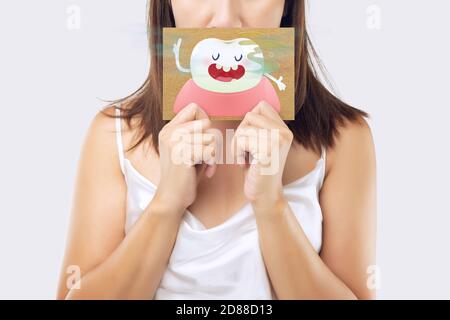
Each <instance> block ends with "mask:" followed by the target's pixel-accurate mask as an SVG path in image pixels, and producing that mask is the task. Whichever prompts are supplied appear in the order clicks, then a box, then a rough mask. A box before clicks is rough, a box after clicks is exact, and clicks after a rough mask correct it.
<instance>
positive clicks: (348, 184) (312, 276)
mask: <svg viewBox="0 0 450 320" xmlns="http://www.w3.org/2000/svg"><path fill="white" fill-rule="evenodd" d="M328 155H329V156H328V161H327V163H328V164H331V165H330V168H328V174H327V177H326V178H325V181H324V185H323V187H322V190H321V192H320V203H321V207H322V212H323V217H324V220H323V242H322V249H321V253H320V255H319V254H317V253H316V252H315V250H314V249H313V247H312V246H311V244H310V243H309V241H308V239H307V237H306V235H305V233H304V232H303V230H302V228H301V226H300V225H299V224H298V223H297V220H296V218H295V216H294V214H293V212H292V211H291V209H290V207H289V205H288V204H287V202H286V200H285V199H280V201H278V203H277V204H274V206H273V207H272V208H267V211H265V212H255V214H256V218H257V222H258V229H259V234H260V243H261V250H262V253H263V257H264V261H265V263H266V267H267V269H268V273H269V276H270V279H271V281H272V284H273V286H274V289H275V292H276V294H277V297H278V298H280V299H355V298H359V299H372V298H374V297H375V290H373V289H374V288H370V287H369V286H368V285H367V279H368V276H369V275H368V274H367V270H368V267H370V266H371V265H374V264H375V231H376V165H375V151H374V145H373V141H372V135H371V132H370V128H369V127H368V125H367V123H365V122H364V124H362V125H359V124H349V125H348V126H346V127H345V128H343V129H342V130H341V134H340V136H339V138H338V140H337V144H336V147H335V148H334V150H333V151H332V152H329V154H328Z"/></svg>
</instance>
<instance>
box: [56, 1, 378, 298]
mask: <svg viewBox="0 0 450 320" xmlns="http://www.w3.org/2000/svg"><path fill="white" fill-rule="evenodd" d="M305 25H306V24H305V3H304V1H288V0H286V1H283V0H260V1H240V0H215V1H214V0H213V1H207V2H205V1H192V0H172V1H171V2H170V1H168V0H166V1H160V0H155V1H150V4H149V25H148V27H149V35H150V49H151V55H152V56H151V58H152V59H151V68H150V71H149V76H148V79H147V81H146V82H145V84H144V85H143V86H142V87H141V88H140V89H139V90H138V91H137V92H135V93H134V94H132V95H130V96H129V97H127V98H125V99H123V100H122V101H119V102H118V104H116V105H112V106H108V107H107V108H105V109H104V110H102V112H99V113H98V114H97V115H96V117H95V118H94V119H93V121H92V123H91V126H90V128H89V131H88V133H87V136H86V139H85V142H84V146H83V150H82V154H81V157H80V160H79V161H80V162H79V169H78V176H77V181H76V191H75V197H74V206H73V212H72V220H71V225H70V233H69V236H68V241H67V248H66V254H65V259H64V263H63V266H62V271H61V278H60V285H59V289H58V295H57V296H58V298H60V299H64V298H66V299H90V298H95V299H99V298H100V299H102V298H103V299H197V298H200V299H202V298H203V299H241V298H242V299H244V298H249V299H372V298H374V297H375V291H374V288H373V287H372V286H370V285H369V284H370V283H369V282H370V281H369V278H370V276H371V275H370V274H368V270H370V269H371V266H373V265H374V263H375V229H376V209H375V207H376V179H375V176H376V174H375V167H376V166H375V154H374V145H373V140H372V135H371V132H370V129H369V126H368V125H367V123H366V121H365V119H364V117H367V114H366V113H365V112H363V111H360V110H358V109H355V108H353V107H350V106H348V105H346V104H345V103H343V102H342V101H340V100H338V99H337V98H335V97H334V96H333V95H332V94H331V93H330V92H329V91H327V89H326V88H325V87H324V86H323V85H322V84H321V83H320V82H319V80H318V78H317V76H316V73H315V71H314V69H313V67H312V66H313V63H312V62H313V59H314V58H315V55H314V51H313V49H312V47H311V44H310V42H309V38H308V35H307V33H306V28H305ZM170 26H172V27H173V26H176V27H205V28H209V27H222V28H228V27H230V28H232V27H267V28H273V27H279V26H281V27H291V26H295V27H296V52H295V54H296V59H295V62H296V106H295V111H296V117H295V120H293V121H286V122H284V121H283V120H281V119H280V117H279V115H278V113H276V112H274V111H273V109H272V107H271V106H270V105H268V104H267V103H265V102H264V101H262V102H261V103H259V104H258V105H257V106H255V108H254V109H253V110H252V111H251V112H248V113H247V114H246V116H245V118H244V119H243V120H242V121H211V120H210V119H209V118H208V115H207V114H206V113H205V112H204V111H203V110H202V109H201V108H200V107H199V106H197V105H195V104H191V105H189V106H187V107H186V108H184V109H183V110H182V111H180V112H179V113H178V114H177V116H176V117H175V118H174V119H172V120H171V121H163V120H162V114H161V109H160V106H161V101H162V97H161V96H162V93H161V92H162V89H161V83H162V81H161V79H162V73H161V72H162V61H161V52H160V49H161V48H160V46H159V44H160V43H161V42H162V39H161V35H162V31H161V30H162V27H170ZM119 106H120V109H119ZM116 116H119V117H117V118H116V119H115V117H116ZM195 125H197V126H198V125H200V126H201V133H203V134H204V135H201V139H202V140H201V141H200V144H201V145H203V146H204V147H205V148H206V149H208V148H209V149H208V150H215V148H216V147H217V144H216V142H217V141H216V139H214V136H213V138H212V139H209V140H208V139H206V137H207V133H208V132H212V130H216V131H217V130H219V131H220V132H222V133H225V130H226V129H236V131H235V132H236V135H235V136H233V141H232V142H233V143H232V144H231V145H230V144H224V146H220V148H222V147H223V148H224V149H223V152H224V153H225V154H230V155H231V156H232V157H233V159H237V158H240V159H242V157H244V156H246V155H248V152H249V151H251V150H249V148H248V146H249V145H248V144H245V143H243V142H242V141H243V140H242V139H237V137H238V136H239V135H240V134H243V135H245V133H244V132H247V131H245V130H244V129H249V128H250V129H252V128H259V129H275V130H278V132H279V144H278V149H277V150H274V149H273V148H274V147H275V146H274V145H273V146H272V145H271V144H270V142H269V145H270V146H271V148H272V149H271V152H272V153H273V154H276V151H278V155H279V156H278V157H277V158H276V161H278V164H279V170H277V172H276V173H275V174H270V175H267V174H262V173H261V170H259V169H261V165H260V164H258V163H254V162H252V163H248V162H249V158H248V156H247V163H246V164H245V165H243V166H242V165H236V162H235V163H233V164H218V163H217V159H216V158H215V153H213V152H211V153H207V152H205V153H200V154H199V153H195V154H193V156H192V158H191V160H192V161H193V162H192V163H191V164H186V163H182V164H179V163H178V164H177V163H175V162H174V161H172V159H171V154H173V152H174V148H175V146H174V143H173V142H171V141H170V137H171V136H173V134H174V133H175V132H179V131H177V130H179V129H180V128H183V129H185V130H186V131H185V132H188V133H189V135H192V136H193V135H197V136H198V134H199V133H194V132H193V131H192V128H194V126H195ZM244 140H245V139H244ZM266 142H267V141H266ZM185 147H192V144H186V145H185ZM232 147H236V149H234V150H235V151H234V152H232ZM208 154H209V156H208ZM252 156H255V154H253V153H252ZM256 156H258V154H256ZM74 266H75V269H74ZM77 268H78V269H77ZM68 270H79V272H80V273H79V279H77V278H76V279H75V280H76V281H74V279H73V276H74V274H73V273H71V272H69V271H68Z"/></svg>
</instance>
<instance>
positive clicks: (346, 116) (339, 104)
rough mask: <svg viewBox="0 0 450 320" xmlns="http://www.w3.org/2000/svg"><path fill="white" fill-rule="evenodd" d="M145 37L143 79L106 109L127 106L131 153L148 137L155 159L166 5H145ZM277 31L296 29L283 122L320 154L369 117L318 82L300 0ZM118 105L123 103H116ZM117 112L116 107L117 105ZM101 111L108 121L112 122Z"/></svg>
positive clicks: (168, 15)
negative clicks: (291, 116)
mask: <svg viewBox="0 0 450 320" xmlns="http://www.w3.org/2000/svg"><path fill="white" fill-rule="evenodd" d="M147 7H148V10H147V11H148V15H147V32H148V38H149V51H150V54H151V59H150V69H149V72H148V76H147V79H146V80H145V82H144V83H143V84H142V86H141V87H140V88H139V89H137V90H136V91H135V92H134V93H132V94H130V95H129V96H127V97H124V98H122V99H119V100H116V101H112V104H110V105H108V106H106V107H105V109H106V108H107V107H109V106H111V105H117V104H118V103H121V102H124V101H126V102H127V107H121V108H120V109H121V113H120V117H121V118H122V119H124V120H125V121H126V123H127V124H128V126H131V120H132V119H133V118H134V119H137V120H138V121H137V124H136V125H137V129H138V131H137V132H138V134H137V138H136V139H135V142H134V144H132V145H131V146H130V147H129V148H128V150H132V149H134V148H135V147H137V146H138V145H139V144H140V143H142V142H143V141H145V140H146V139H147V138H148V137H151V139H152V140H151V142H152V145H153V147H154V148H155V150H156V152H157V153H158V155H159V148H158V134H159V132H160V130H161V129H162V127H163V126H164V125H165V124H166V123H167V122H168V121H169V120H163V116H162V65H163V61H162V56H163V55H162V28H163V27H175V19H174V16H173V12H172V8H171V6H170V0H150V1H149V2H148V3H147ZM280 27H294V28H295V86H296V89H295V120H286V121H285V123H286V125H287V126H288V127H289V128H290V130H291V131H292V133H293V134H294V139H295V140H296V141H297V142H298V143H300V144H301V145H303V146H304V147H305V148H306V149H313V150H314V151H316V152H319V153H320V150H321V148H322V147H326V148H328V147H333V146H334V144H335V139H336V137H337V136H338V134H339V131H338V129H339V127H340V126H341V125H343V124H344V123H345V121H346V120H347V121H350V122H354V121H361V120H362V118H363V117H369V115H368V114H367V113H366V112H364V111H362V110H359V109H356V108H354V107H351V106H349V105H348V104H346V103H344V102H343V101H341V100H340V99H338V98H337V97H336V96H335V95H334V94H333V93H331V92H330V90H328V89H327V88H326V86H325V85H324V84H322V82H321V81H320V78H319V77H320V76H322V77H323V78H326V77H325V74H324V72H323V71H324V68H323V65H322V63H321V61H320V59H319V57H318V56H317V54H316V51H315V50H314V47H313V45H312V43H311V40H310V38H309V36H308V33H307V30H306V18H305V0H286V1H285V8H284V14H283V18H282V20H281V23H280ZM121 105H122V106H123V104H121ZM116 107H117V106H116ZM102 112H103V113H104V114H105V115H107V116H109V117H114V118H115V117H116V116H115V115H111V114H108V113H106V111H105V110H102Z"/></svg>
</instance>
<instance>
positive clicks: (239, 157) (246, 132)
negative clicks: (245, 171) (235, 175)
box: [231, 126, 258, 164]
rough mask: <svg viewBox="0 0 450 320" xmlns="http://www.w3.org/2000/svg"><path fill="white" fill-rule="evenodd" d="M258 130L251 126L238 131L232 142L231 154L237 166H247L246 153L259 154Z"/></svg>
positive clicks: (242, 127)
mask: <svg viewBox="0 0 450 320" xmlns="http://www.w3.org/2000/svg"><path fill="white" fill-rule="evenodd" d="M257 142H258V133H257V129H256V128H253V127H250V126H241V127H240V128H238V129H237V130H236V133H235V135H234V136H233V139H232V141H231V154H232V157H233V159H234V161H236V163H237V164H245V158H246V153H247V152H248V153H251V154H255V153H256V152H257Z"/></svg>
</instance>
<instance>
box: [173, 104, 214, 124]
mask: <svg viewBox="0 0 450 320" xmlns="http://www.w3.org/2000/svg"><path fill="white" fill-rule="evenodd" d="M197 119H209V117H208V114H207V113H206V112H205V110H203V109H202V108H200V106H198V105H197V104H196V103H190V104H188V105H187V106H186V107H184V108H183V109H181V110H180V112H178V113H177V114H176V115H175V117H173V119H172V120H171V121H170V122H169V123H168V125H170V126H175V125H179V124H182V123H185V122H188V121H193V120H197Z"/></svg>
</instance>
